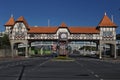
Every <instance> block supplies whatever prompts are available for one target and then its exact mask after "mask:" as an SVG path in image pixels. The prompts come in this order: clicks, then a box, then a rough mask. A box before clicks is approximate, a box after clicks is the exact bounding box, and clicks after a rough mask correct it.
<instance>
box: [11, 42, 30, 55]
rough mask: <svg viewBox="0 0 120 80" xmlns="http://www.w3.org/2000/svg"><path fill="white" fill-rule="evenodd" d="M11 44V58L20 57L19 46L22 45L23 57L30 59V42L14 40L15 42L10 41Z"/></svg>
mask: <svg viewBox="0 0 120 80" xmlns="http://www.w3.org/2000/svg"><path fill="white" fill-rule="evenodd" d="M10 42H11V56H12V57H15V56H18V55H19V53H18V45H19V44H22V46H23V47H24V50H23V51H22V55H24V56H25V57H28V41H26V40H23V41H22V40H16V41H15V40H14V41H12V40H11V41H10Z"/></svg>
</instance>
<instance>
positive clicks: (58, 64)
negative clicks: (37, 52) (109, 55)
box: [0, 57, 120, 80]
mask: <svg viewBox="0 0 120 80" xmlns="http://www.w3.org/2000/svg"><path fill="white" fill-rule="evenodd" d="M0 80H120V63H113V62H111V61H103V60H99V59H92V58H83V57H82V58H76V59H75V60H74V61H54V60H52V59H51V58H43V57H37V58H29V59H25V60H17V61H14V60H13V61H5V62H2V61H1V62H0Z"/></svg>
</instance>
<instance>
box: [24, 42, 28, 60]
mask: <svg viewBox="0 0 120 80" xmlns="http://www.w3.org/2000/svg"><path fill="white" fill-rule="evenodd" d="M25 44H26V48H25V57H26V58H27V57H28V42H27V41H26V43H25Z"/></svg>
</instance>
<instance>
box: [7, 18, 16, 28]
mask: <svg viewBox="0 0 120 80" xmlns="http://www.w3.org/2000/svg"><path fill="white" fill-rule="evenodd" d="M14 24H15V20H14V17H13V16H12V17H10V19H9V20H8V22H6V24H5V26H13V25H14Z"/></svg>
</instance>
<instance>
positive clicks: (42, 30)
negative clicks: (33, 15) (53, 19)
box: [28, 26, 58, 33]
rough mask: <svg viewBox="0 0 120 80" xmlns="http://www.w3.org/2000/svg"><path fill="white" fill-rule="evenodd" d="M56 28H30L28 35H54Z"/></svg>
mask: <svg viewBox="0 0 120 80" xmlns="http://www.w3.org/2000/svg"><path fill="white" fill-rule="evenodd" d="M57 29H58V27H48V26H47V27H45V26H44V27H30V28H29V31H28V33H56V31H57Z"/></svg>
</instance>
